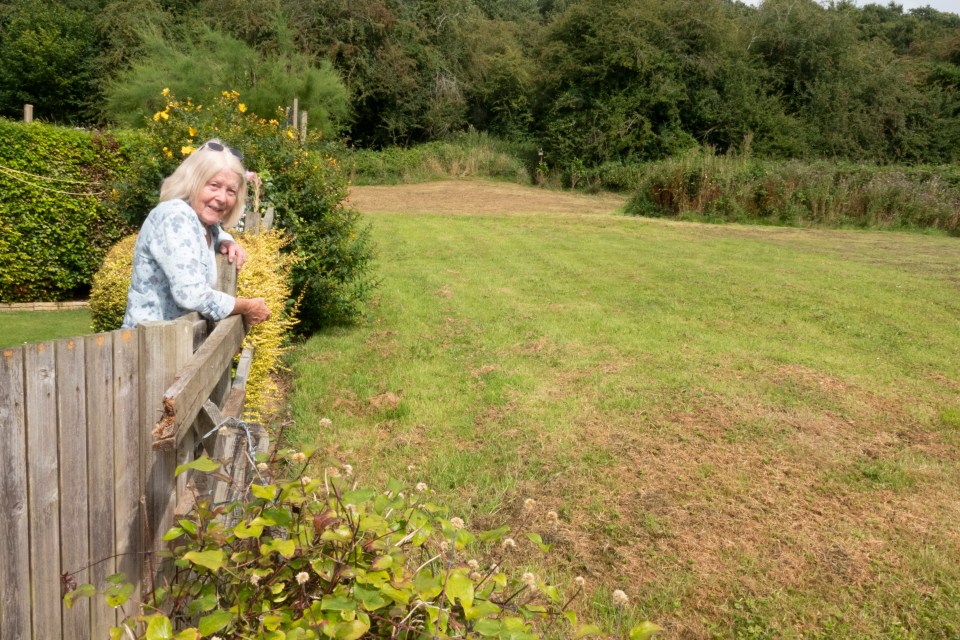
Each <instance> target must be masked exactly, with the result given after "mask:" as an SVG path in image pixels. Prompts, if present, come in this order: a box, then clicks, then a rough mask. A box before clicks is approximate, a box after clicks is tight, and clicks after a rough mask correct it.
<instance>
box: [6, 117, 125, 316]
mask: <svg viewBox="0 0 960 640" xmlns="http://www.w3.org/2000/svg"><path fill="white" fill-rule="evenodd" d="M124 165H125V161H124V157H123V153H122V151H121V147H120V145H119V144H118V143H117V141H116V140H115V139H113V138H112V137H110V136H109V135H101V134H99V133H96V132H92V133H91V132H87V131H81V130H76V129H70V128H66V127H58V126H51V125H47V124H40V123H33V124H24V123H19V122H12V121H10V120H4V119H0V302H31V301H55V300H69V299H72V298H77V297H83V296H85V295H86V293H87V291H88V290H89V287H90V281H91V278H92V277H93V274H94V273H95V272H96V271H97V269H98V268H99V266H100V263H101V261H102V260H103V257H104V255H105V254H106V252H107V250H108V249H109V248H110V247H111V246H112V245H113V244H114V243H115V242H116V241H117V240H119V239H120V238H122V237H123V236H124V235H126V234H128V233H129V232H130V229H129V227H128V226H127V224H126V222H125V221H124V220H123V218H122V216H120V215H119V214H118V213H117V212H116V211H115V210H113V209H112V208H111V207H109V206H107V200H108V199H109V198H110V196H111V195H112V192H111V189H112V185H113V183H114V182H115V180H116V179H117V176H118V175H119V174H120V173H121V172H122V170H123V167H124Z"/></svg>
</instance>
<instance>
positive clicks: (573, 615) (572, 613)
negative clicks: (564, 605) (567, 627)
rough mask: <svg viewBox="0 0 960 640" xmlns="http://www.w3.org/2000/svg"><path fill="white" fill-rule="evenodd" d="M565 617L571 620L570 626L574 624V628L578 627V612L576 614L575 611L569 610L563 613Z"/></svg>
mask: <svg viewBox="0 0 960 640" xmlns="http://www.w3.org/2000/svg"><path fill="white" fill-rule="evenodd" d="M563 617H564V618H566V619H567V620H569V621H570V624H572V625H573V626H574V627H576V626H577V612H576V611H573V610H572V609H568V610H567V611H564V612H563Z"/></svg>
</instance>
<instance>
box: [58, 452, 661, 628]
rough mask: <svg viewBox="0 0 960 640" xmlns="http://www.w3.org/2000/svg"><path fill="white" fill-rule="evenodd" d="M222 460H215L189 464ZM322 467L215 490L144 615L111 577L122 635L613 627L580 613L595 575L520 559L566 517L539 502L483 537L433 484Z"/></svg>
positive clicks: (288, 464) (278, 459) (294, 465)
mask: <svg viewBox="0 0 960 640" xmlns="http://www.w3.org/2000/svg"><path fill="white" fill-rule="evenodd" d="M219 467H220V464H219V463H217V462H215V461H212V460H210V459H209V458H206V457H202V458H200V459H199V460H197V461H195V462H192V463H189V464H185V465H181V466H180V467H178V469H177V473H178V475H179V474H180V473H182V472H186V471H189V470H197V471H202V472H213V471H216V470H217V469H219ZM309 469H310V465H309V458H308V455H307V454H305V453H303V452H299V451H287V452H284V453H282V454H280V453H277V452H275V453H274V454H273V455H272V456H271V457H270V458H269V460H267V461H261V462H260V463H259V465H258V466H257V471H256V474H257V482H255V483H254V484H253V485H252V486H251V487H250V495H249V496H248V497H245V498H244V499H242V500H240V501H238V502H236V503H231V504H224V505H214V504H211V503H210V502H209V500H208V499H205V498H201V500H200V503H199V504H198V505H197V507H196V508H195V509H194V510H193V511H192V512H191V514H190V515H189V516H187V517H185V518H182V519H180V520H179V521H178V522H177V525H176V526H175V527H173V528H172V529H171V530H170V531H169V532H167V533H166V535H165V536H164V540H167V541H169V542H170V543H171V547H172V549H171V551H170V552H168V553H165V554H164V555H165V556H166V557H168V558H172V560H173V564H174V567H175V569H174V573H173V576H172V579H171V581H170V585H169V586H168V587H164V588H161V589H156V590H155V591H153V593H150V594H148V595H147V597H146V598H145V602H144V604H143V608H144V612H143V613H142V614H141V613H139V612H138V609H139V603H128V602H127V598H128V597H129V594H130V593H131V592H132V591H133V589H132V588H130V586H129V585H124V584H123V577H122V576H114V577H111V579H110V581H109V582H108V583H107V584H105V585H101V586H100V588H101V589H103V592H104V595H105V596H106V598H107V601H108V602H109V603H110V604H111V606H113V607H121V608H122V610H123V611H124V613H125V615H124V617H123V621H122V626H120V627H116V628H114V630H113V632H112V634H113V635H114V636H115V637H136V638H144V639H145V640H158V639H160V638H177V639H180V638H182V639H184V640H186V639H187V638H191V639H196V638H200V637H221V635H214V634H222V636H228V637H233V638H251V637H257V638H270V639H277V640H279V639H281V638H282V639H285V640H319V639H321V638H331V639H336V640H358V639H359V638H402V639H406V638H409V639H414V638H422V637H424V636H426V637H433V638H456V637H472V638H480V637H484V638H497V639H500V640H534V639H535V638H538V637H540V632H541V631H550V632H553V633H555V632H556V631H557V630H559V629H565V630H567V632H568V633H573V634H574V635H576V637H586V636H596V635H600V633H601V629H600V628H599V627H597V626H595V625H590V624H584V623H581V622H579V621H578V619H577V615H576V613H574V612H573V611H572V610H569V609H567V607H569V605H570V604H571V602H573V599H574V598H575V597H576V596H578V595H580V594H581V593H582V592H583V587H584V585H585V584H586V580H585V579H584V578H577V580H576V581H575V582H574V583H573V584H571V585H570V586H569V587H567V588H566V589H565V590H564V591H563V592H562V591H561V590H560V589H559V588H558V587H557V586H555V585H553V584H550V582H549V581H548V580H547V579H545V578H544V577H543V576H537V575H535V574H534V573H532V572H529V571H528V572H525V573H523V574H522V575H518V574H519V573H520V572H519V571H517V572H516V573H513V572H512V571H511V570H510V567H508V566H507V565H508V564H511V563H509V560H510V558H509V556H510V555H511V554H513V555H516V553H517V550H518V545H517V542H516V541H515V540H514V538H513V537H509V536H508V534H511V533H512V535H513V536H515V537H518V538H519V536H520V535H521V534H522V535H523V538H520V539H521V540H522V542H523V543H524V544H527V545H529V546H531V547H534V548H538V549H539V550H541V551H544V552H545V551H548V550H549V548H550V545H548V544H545V543H544V542H543V536H542V535H541V533H539V532H538V531H537V530H538V529H540V530H548V529H549V528H550V527H551V526H555V525H556V521H557V517H558V516H557V514H556V513H555V512H549V513H547V514H546V515H543V514H540V513H534V509H535V508H536V505H535V504H534V501H533V500H530V501H528V505H529V511H530V513H529V517H528V522H527V523H526V524H527V525H528V526H527V527H525V529H527V530H518V531H516V532H515V533H513V532H511V529H510V528H509V527H500V528H497V529H493V530H489V531H482V532H479V533H477V534H474V533H471V532H470V530H469V529H468V528H466V527H465V522H464V521H463V519H462V518H460V517H459V516H458V515H455V514H450V511H449V509H447V508H445V507H443V506H441V505H439V504H436V503H434V502H433V500H432V498H431V493H432V492H431V490H430V488H429V487H428V486H427V484H426V483H423V482H419V483H417V484H416V485H415V486H407V485H405V484H404V483H400V482H396V481H393V482H390V483H389V484H388V486H387V489H386V491H383V490H380V489H371V488H366V487H358V486H357V483H356V482H354V479H353V477H352V476H353V468H352V467H351V466H350V465H347V464H344V465H340V464H336V465H334V466H326V467H324V468H316V471H317V473H318V475H319V477H313V478H311V477H310V476H307V475H305V472H307V471H308V470H309ZM278 474H283V475H278ZM411 475H412V474H411ZM96 592H97V586H95V585H92V584H85V585H82V586H80V587H78V588H77V589H76V590H75V591H72V592H70V593H68V594H66V596H65V598H64V600H65V603H66V605H67V607H71V606H72V605H73V603H74V602H75V601H76V600H77V598H79V597H89V596H92V595H94V594H95V593H96ZM614 600H615V603H616V606H618V607H619V608H621V609H622V607H623V605H624V604H626V597H625V596H624V595H623V593H622V592H620V593H619V594H617V597H615V598H614ZM128 604H131V605H133V606H131V607H129V611H128V607H126V606H125V605H128ZM619 626H620V625H619V624H618V626H617V629H616V634H617V637H619V636H620V629H619ZM658 630H659V627H657V626H656V625H654V624H651V623H649V622H644V623H641V624H639V625H637V626H635V627H634V628H633V629H631V630H630V631H629V633H628V634H626V635H628V636H629V638H630V640H648V639H649V638H650V637H651V636H652V635H653V634H654V633H656V632H657V631H658ZM550 635H552V633H551V634H550Z"/></svg>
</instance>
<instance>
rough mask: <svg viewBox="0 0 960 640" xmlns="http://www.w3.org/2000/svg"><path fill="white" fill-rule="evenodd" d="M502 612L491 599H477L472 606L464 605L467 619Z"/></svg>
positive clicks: (475, 618)
mask: <svg viewBox="0 0 960 640" xmlns="http://www.w3.org/2000/svg"><path fill="white" fill-rule="evenodd" d="M498 613H500V607H499V606H497V605H495V604H493V603H492V602H490V601H489V600H477V601H476V603H475V604H474V605H473V606H472V607H468V606H466V605H464V607H463V617H464V618H466V619H467V620H479V619H480V618H486V617H488V616H494V615H497V614H498Z"/></svg>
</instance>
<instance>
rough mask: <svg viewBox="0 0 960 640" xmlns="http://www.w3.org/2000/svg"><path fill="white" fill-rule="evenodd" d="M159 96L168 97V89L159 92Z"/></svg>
mask: <svg viewBox="0 0 960 640" xmlns="http://www.w3.org/2000/svg"><path fill="white" fill-rule="evenodd" d="M160 95H162V96H168V95H170V87H164V89H163V91H161V92H160Z"/></svg>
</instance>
